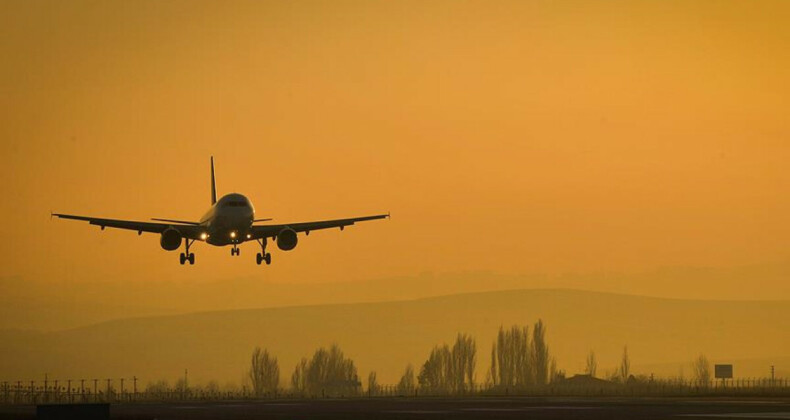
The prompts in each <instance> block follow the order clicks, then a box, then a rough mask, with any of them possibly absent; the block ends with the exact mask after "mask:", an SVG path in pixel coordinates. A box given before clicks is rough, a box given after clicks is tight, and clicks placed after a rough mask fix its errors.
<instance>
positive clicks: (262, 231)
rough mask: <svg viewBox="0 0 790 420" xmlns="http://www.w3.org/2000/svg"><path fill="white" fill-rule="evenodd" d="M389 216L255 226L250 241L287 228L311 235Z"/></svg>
mask: <svg viewBox="0 0 790 420" xmlns="http://www.w3.org/2000/svg"><path fill="white" fill-rule="evenodd" d="M389 217H390V215H389V214H377V215H375V216H364V217H352V218H350V219H336V220H322V221H318V222H301V223H288V224H282V225H262V226H253V227H252V228H251V229H250V235H251V236H252V237H251V238H250V239H261V238H271V237H273V236H276V235H277V234H278V233H280V231H282V230H283V229H285V228H291V229H293V230H294V231H296V232H305V233H307V234H309V233H310V232H311V231H314V230H319V229H329V228H340V229H341V230H342V229H343V228H344V227H346V226H351V225H353V224H354V223H356V222H364V221H367V220H376V219H386V218H389Z"/></svg>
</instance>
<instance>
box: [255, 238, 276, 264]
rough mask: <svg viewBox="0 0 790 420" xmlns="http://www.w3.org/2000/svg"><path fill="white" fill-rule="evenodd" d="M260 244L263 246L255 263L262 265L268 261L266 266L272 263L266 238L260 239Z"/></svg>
mask: <svg viewBox="0 0 790 420" xmlns="http://www.w3.org/2000/svg"><path fill="white" fill-rule="evenodd" d="M257 241H258V244H260V246H261V252H259V253H258V255H256V256H255V261H256V262H257V263H258V265H261V262H263V261H266V265H269V264H271V263H272V254H270V253H268V252H266V238H263V239H258V240H257Z"/></svg>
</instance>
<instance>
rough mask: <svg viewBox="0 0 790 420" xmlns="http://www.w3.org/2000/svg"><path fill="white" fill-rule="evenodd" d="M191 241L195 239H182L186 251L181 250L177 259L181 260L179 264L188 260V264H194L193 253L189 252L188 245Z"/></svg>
mask: <svg viewBox="0 0 790 420" xmlns="http://www.w3.org/2000/svg"><path fill="white" fill-rule="evenodd" d="M192 242H195V240H194V239H192V240H189V239H187V240H186V241H184V245H185V247H186V252H182V253H181V255H180V258H179V261H180V262H181V265H184V263H185V262H187V261H189V265H194V264H195V254H193V253H191V252H189V246H190V245H192Z"/></svg>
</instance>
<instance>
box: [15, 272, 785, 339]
mask: <svg viewBox="0 0 790 420" xmlns="http://www.w3.org/2000/svg"><path fill="white" fill-rule="evenodd" d="M788 272H790V262H782V263H776V264H771V265H755V266H743V267H729V268H723V267H720V268H704V267H669V268H661V269H657V270H653V271H645V272H639V273H616V272H592V273H577V274H572V273H566V274H554V275H545V274H503V273H496V272H486V271H464V272H457V273H435V274H434V273H430V272H426V273H422V274H419V275H412V276H401V277H389V278H378V279H367V280H353V281H352V280H349V281H347V282H324V281H322V279H321V278H314V279H302V280H301V281H285V280H283V279H280V278H279V277H270V276H268V272H267V271H266V270H263V271H262V272H261V274H260V275H258V276H253V277H245V278H224V277H223V278H218V279H216V280H213V281H202V282H201V281H174V280H171V279H168V278H166V277H165V278H155V279H135V280H133V281H131V280H129V279H126V280H124V279H123V278H108V279H107V280H106V281H102V282H95V281H94V282H90V281H82V280H74V279H73V278H72V279H69V277H68V276H66V277H64V278H58V279H40V278H27V277H0V329H5V328H22V329H40V330H50V331H52V330H60V329H64V328H74V327H79V326H83V325H88V324H94V323H97V322H102V321H108V320H112V319H119V318H131V317H140V316H159V315H175V314H184V313H191V312H197V311H213V310H231V309H247V308H272V307H286V306H297V305H323V304H337V303H359V302H388V301H393V300H409V299H421V298H427V297H432V296H443V295H449V294H458V293H480V292H491V291H502V290H518V289H544V288H552V289H556V288H561V289H583V290H595V291H599V292H608V293H620V294H629V295H649V296H660V297H667V298H684V299H700V300H774V299H776V300H790V282H788V281H787V273H788ZM272 278H278V279H279V280H277V281H273V280H272ZM689 284H694V285H695V287H691V288H690V287H688V285H689ZM745 285H748V287H745Z"/></svg>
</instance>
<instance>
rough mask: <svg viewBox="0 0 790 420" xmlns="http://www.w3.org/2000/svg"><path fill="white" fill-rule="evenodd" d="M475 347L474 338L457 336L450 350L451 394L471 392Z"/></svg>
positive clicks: (464, 335) (465, 335) (463, 335)
mask: <svg viewBox="0 0 790 420" xmlns="http://www.w3.org/2000/svg"><path fill="white" fill-rule="evenodd" d="M476 357H477V345H476V344H475V340H474V338H472V337H471V336H469V335H467V334H458V337H457V338H456V340H455V344H454V345H453V350H452V366H451V372H452V381H451V382H452V383H451V388H452V391H453V392H456V393H463V392H466V391H467V390H469V391H471V390H472V387H473V386H474V374H475V361H476Z"/></svg>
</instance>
